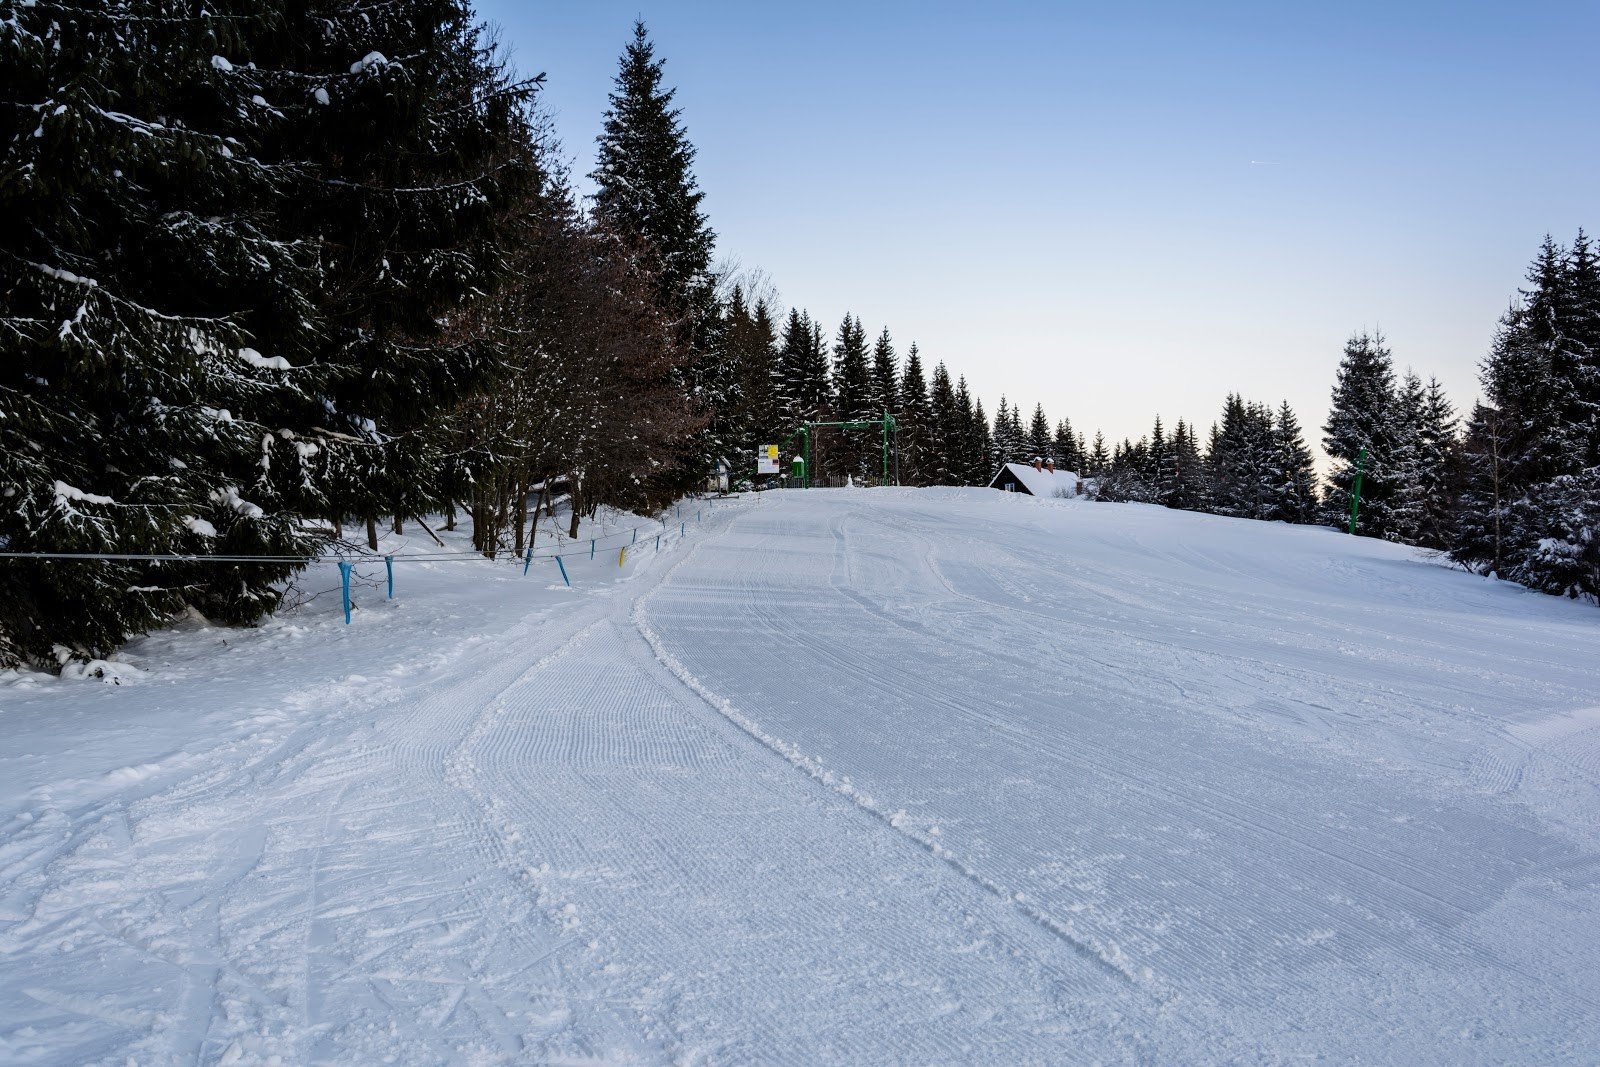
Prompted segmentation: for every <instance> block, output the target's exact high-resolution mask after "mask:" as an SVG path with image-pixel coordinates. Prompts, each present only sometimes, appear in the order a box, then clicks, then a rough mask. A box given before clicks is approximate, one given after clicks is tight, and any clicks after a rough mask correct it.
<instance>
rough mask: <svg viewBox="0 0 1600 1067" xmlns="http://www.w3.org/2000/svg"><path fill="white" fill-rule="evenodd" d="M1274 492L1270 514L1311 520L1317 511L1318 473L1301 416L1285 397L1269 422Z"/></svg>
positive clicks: (1288, 519)
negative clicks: (1271, 422) (1302, 425)
mask: <svg viewBox="0 0 1600 1067" xmlns="http://www.w3.org/2000/svg"><path fill="white" fill-rule="evenodd" d="M1272 451H1273V464H1272V482H1273V494H1272V503H1271V511H1270V513H1269V516H1268V517H1270V518H1273V519H1276V520H1278V521H1279V522H1292V523H1311V522H1315V521H1316V515H1317V474H1316V465H1315V462H1314V461H1313V459H1312V456H1311V449H1310V448H1308V447H1307V446H1306V442H1305V435H1304V434H1303V433H1302V432H1301V429H1300V420H1299V418H1298V417H1296V415H1295V413H1294V409H1293V408H1291V407H1290V406H1289V402H1288V401H1287V400H1285V401H1283V402H1282V403H1281V404H1279V405H1278V414H1277V418H1276V419H1275V420H1274V422H1273V424H1272Z"/></svg>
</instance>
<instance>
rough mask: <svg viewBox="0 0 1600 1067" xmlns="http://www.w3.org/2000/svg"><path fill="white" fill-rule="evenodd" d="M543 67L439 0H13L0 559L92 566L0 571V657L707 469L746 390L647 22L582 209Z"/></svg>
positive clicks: (638, 496) (501, 531) (625, 498)
mask: <svg viewBox="0 0 1600 1067" xmlns="http://www.w3.org/2000/svg"><path fill="white" fill-rule="evenodd" d="M540 81H541V79H540V78H538V77H535V78H518V77H516V76H514V75H513V74H512V72H511V71H509V70H508V69H507V66H506V64H505V62H504V61H503V59H502V57H501V53H500V52H499V51H498V49H497V48H496V47H495V45H494V42H493V41H492V40H491V39H489V38H488V37H487V36H486V34H485V32H484V31H483V29H482V28H481V26H480V25H479V24H478V23H477V22H476V21H475V18H474V16H473V13H472V11H471V10H470V8H469V7H468V6H467V5H466V4H465V3H463V2H461V0H394V2H392V3H386V4H384V5H382V7H381V13H380V10H379V9H375V8H373V7H372V6H371V5H367V4H355V3H350V2H342V0H321V2H317V0H313V2H310V3H293V4H291V3H284V2H270V0H269V2H261V0H249V2H246V0H217V2H216V3H208V4H206V5H195V4H188V3H178V2H174V0H110V2H104V3H87V4H81V5H63V4H54V3H31V2H30V3H18V2H14V0H4V2H0V104H3V107H0V143H3V145H4V148H3V152H4V166H3V168H0V217H4V218H5V220H6V225H5V227H4V228H3V236H0V338H3V348H4V357H3V358H0V551H5V552H7V553H61V552H72V553H96V554H100V555H102V556H104V557H109V558H102V559H99V560H97V561H95V562H83V561H71V562H67V561H56V562H49V561H44V560H40V559H27V560H17V559H9V560H6V561H0V667H3V666H10V665H15V664H18V663H21V662H26V661H31V662H34V663H40V664H46V665H59V664H60V663H61V662H64V661H65V660H66V659H67V658H70V657H80V658H88V657H94V656H103V655H105V654H106V653H108V652H109V651H110V650H111V649H112V648H114V647H115V646H116V645H117V644H119V643H120V642H121V641H123V640H125V639H126V638H127V637H128V636H129V635H131V634H134V633H138V632H141V631H144V630H147V629H149V628H151V627H152V626H155V625H158V624H160V623H162V622H164V621H166V620H168V619H171V618H172V617H174V616H175V615H178V614H181V613H182V612H183V611H185V610H187V609H195V610H198V611H200V612H202V613H203V614H205V615H206V616H208V617H210V618H212V619H214V620H217V621H221V622H229V623H248V622H252V621H254V620H256V619H258V618H260V617H261V616H262V615H263V614H264V613H267V612H270V611H271V610H273V609H274V607H275V606H276V605H277V603H278V602H279V600H280V598H281V596H282V594H283V590H284V583H285V580H286V579H287V578H289V576H290V575H291V574H292V573H293V572H294V571H295V570H296V569H297V568H298V567H299V566H300V565H301V561H302V560H303V559H305V558H306V557H307V556H312V555H315V554H316V553H318V552H319V551H321V550H322V549H323V548H324V546H326V545H328V544H329V543H330V542H337V541H341V540H342V539H344V538H351V539H353V540H352V543H353V544H359V543H361V542H362V541H364V542H365V543H366V544H367V545H373V546H375V545H376V544H377V543H378V535H379V529H378V528H379V526H380V524H382V525H388V524H391V523H392V524H394V525H395V526H397V527H398V526H400V525H401V524H403V523H407V522H411V521H413V520H419V521H420V520H421V519H422V517H424V516H427V515H430V514H434V513H441V512H442V513H447V514H450V515H452V516H453V515H455V514H456V513H457V511H458V509H465V510H466V511H468V512H470V513H471V514H472V516H473V519H474V532H475V535H476V537H477V538H478V544H479V547H480V548H481V549H482V550H483V551H485V552H486V553H488V554H491V555H492V554H494V553H495V552H497V551H500V550H502V549H503V548H510V547H520V546H521V544H522V541H523V538H524V536H525V528H526V525H527V513H528V504H529V503H530V502H531V501H533V500H536V499H538V497H539V494H540V491H541V487H542V488H543V490H544V491H546V492H547V491H548V487H550V486H552V485H553V484H555V483H557V482H558V481H559V483H560V484H561V485H562V486H563V489H564V491H570V493H571V494H572V498H573V499H572V503H573V512H574V515H575V516H577V515H579V514H584V513H592V512H593V510H594V509H595V508H597V507H599V506H601V505H602V504H608V505H615V506H619V507H626V508H639V509H647V508H650V507H652V506H654V505H657V504H661V503H664V502H665V501H667V500H669V499H671V498H673V497H675V496H677V495H680V494H681V493H682V492H683V491H684V490H685V489H686V488H688V487H690V486H693V485H695V484H697V483H698V481H699V480H700V479H701V478H702V477H703V473H704V471H705V470H706V468H707V466H708V463H709V458H710V457H712V456H714V455H716V454H718V453H719V452H720V450H721V447H722V445H721V443H720V442H719V440H718V437H717V435H718V434H719V433H720V432H722V431H723V429H724V427H722V426H720V425H719V419H720V418H721V415H722V413H723V412H725V411H728V410H730V408H729V406H728V400H729V396H730V394H731V391H732V388H733V384H732V383H731V382H730V381H729V380H728V374H727V364H726V361H725V360H724V359H723V357H722V354H723V348H724V346H723V343H722V339H721V335H722V322H723V316H722V314H721V307H720V304H719V301H718V299H717V295H716V292H715V279H714V277H713V275H712V270H711V252H712V245H713V242H714V234H713V233H712V231H711V229H710V228H709V226H708V225H707V222H706V219H705V217H704V215H703V214H702V213H701V211H700V199H701V194H700V193H699V191H698V190H697V188H696V186H695V181H694V177H693V174H692V169H691V168H692V163H693V158H694V153H693V148H692V146H690V145H689V144H688V141H687V139H686V137H685V136H684V132H683V129H682V126H681V123H680V121H679V116H678V114H677V112H676V110H675V109H674V108H673V106H672V93H671V91H670V90H668V89H665V88H664V87H663V86H662V85H661V64H660V62H659V61H658V60H656V59H655V58H654V56H653V54H652V50H651V48H650V44H649V41H648V39H647V38H646V35H645V32H644V28H643V27H642V26H639V27H637V28H636V32H635V35H634V39H633V40H632V42H631V43H630V44H629V45H628V47H627V50H626V52H625V54H624V56H623V61H622V66H621V70H620V72H619V75H618V79H617V86H616V91H615V92H614V93H613V95H612V97H611V106H610V109H609V111H608V112H607V114H606V116H605V127H604V131H603V133H602V134H601V136H600V139H599V153H598V163H597V166H596V169H595V171H594V173H593V179H594V181H595V184H596V187H597V189H598V194H597V195H596V196H595V198H594V200H593V203H592V204H590V205H581V204H580V203H579V202H578V200H577V198H576V197H575V195H574V193H573V191H572V182H571V179H570V176H569V175H567V174H566V173H564V171H563V169H562V167H561V166H560V165H558V163H557V162H556V161H557V158H558V146H556V145H555V144H554V143H553V142H552V141H551V139H550V137H549V133H548V128H547V125H548V124H547V123H546V122H545V120H544V119H543V118H542V116H541V114H540V112H539V110H538V108H537V91H538V89H539V86H540ZM574 521H576V518H575V520H574ZM149 556H182V557H186V558H185V559H184V560H181V561H173V560H170V559H169V560H151V559H148V558H140V557H149Z"/></svg>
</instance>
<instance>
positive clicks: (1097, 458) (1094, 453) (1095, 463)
mask: <svg viewBox="0 0 1600 1067" xmlns="http://www.w3.org/2000/svg"><path fill="white" fill-rule="evenodd" d="M1083 465H1084V467H1085V468H1086V470H1085V471H1083V472H1081V473H1085V474H1087V475H1089V476H1091V477H1095V478H1098V477H1100V476H1101V475H1103V474H1104V473H1105V472H1106V470H1107V469H1108V468H1109V467H1110V466H1111V453H1110V452H1108V451H1106V435H1105V434H1103V433H1101V432H1100V431H1099V430H1096V431H1095V432H1094V444H1093V445H1092V446H1091V447H1090V448H1089V453H1088V455H1087V456H1085V457H1084V461H1083Z"/></svg>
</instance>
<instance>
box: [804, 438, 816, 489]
mask: <svg viewBox="0 0 1600 1067" xmlns="http://www.w3.org/2000/svg"><path fill="white" fill-rule="evenodd" d="M813 436H814V435H813V433H812V427H811V426H809V425H808V426H807V427H806V485H805V487H806V488H807V489H810V488H811V462H812V455H813V453H812V448H811V438H812V437H813Z"/></svg>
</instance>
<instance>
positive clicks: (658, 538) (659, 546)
mask: <svg viewBox="0 0 1600 1067" xmlns="http://www.w3.org/2000/svg"><path fill="white" fill-rule="evenodd" d="M656 551H657V552H660V551H661V535H660V534H656Z"/></svg>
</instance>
